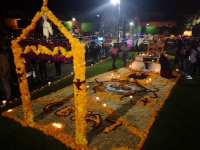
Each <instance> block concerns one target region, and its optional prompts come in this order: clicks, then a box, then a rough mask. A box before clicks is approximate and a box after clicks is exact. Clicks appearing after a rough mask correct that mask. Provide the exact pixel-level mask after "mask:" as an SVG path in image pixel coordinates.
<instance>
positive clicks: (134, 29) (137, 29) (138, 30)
mask: <svg viewBox="0 0 200 150" xmlns="http://www.w3.org/2000/svg"><path fill="white" fill-rule="evenodd" d="M141 31H142V28H141V26H136V27H134V28H133V33H138V32H140V33H141Z"/></svg>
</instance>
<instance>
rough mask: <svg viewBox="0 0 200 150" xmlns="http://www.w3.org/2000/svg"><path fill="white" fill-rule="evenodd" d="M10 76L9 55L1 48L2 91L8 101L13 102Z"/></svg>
mask: <svg viewBox="0 0 200 150" xmlns="http://www.w3.org/2000/svg"><path fill="white" fill-rule="evenodd" d="M10 76H11V70H10V63H9V58H8V55H7V54H6V53H5V52H4V51H3V49H2V48H1V47H0V90H1V91H2V92H3V93H4V95H5V98H6V100H11V87H10ZM2 85H3V86H2Z"/></svg>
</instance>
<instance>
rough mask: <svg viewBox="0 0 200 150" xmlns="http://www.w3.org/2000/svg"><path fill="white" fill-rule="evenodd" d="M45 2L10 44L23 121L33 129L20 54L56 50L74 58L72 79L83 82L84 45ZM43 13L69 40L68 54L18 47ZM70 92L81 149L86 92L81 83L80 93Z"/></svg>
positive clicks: (85, 112)
mask: <svg viewBox="0 0 200 150" xmlns="http://www.w3.org/2000/svg"><path fill="white" fill-rule="evenodd" d="M47 3H48V0H43V6H42V7H41V12H37V13H36V14H35V16H34V18H33V19H32V20H31V24H30V25H29V26H27V27H26V28H25V29H23V30H22V33H21V34H20V36H19V37H18V38H17V39H15V40H13V41H12V42H11V44H12V49H13V53H14V62H15V64H16V73H17V74H18V75H19V76H20V78H19V85H20V92H21V98H22V104H23V110H24V119H25V121H26V122H27V123H28V125H29V126H34V121H33V112H32V107H31V98H30V92H29V89H28V82H27V79H26V74H25V66H24V62H23V61H22V59H21V57H20V56H21V55H22V54H23V53H24V52H25V53H27V52H29V51H31V50H32V51H33V52H34V53H35V54H37V55H39V54H40V53H42V54H51V55H55V54H57V53H58V50H59V49H60V51H61V53H62V55H64V56H65V57H70V56H74V72H75V77H74V81H75V80H77V79H80V81H85V72H86V67H85V58H84V56H85V55H84V53H85V48H84V45H83V44H81V43H80V42H79V41H78V39H76V38H74V37H73V36H72V35H71V34H70V32H69V31H67V30H66V29H65V27H64V25H62V23H61V22H60V21H59V20H58V19H57V18H56V17H55V16H54V14H53V13H52V12H51V11H49V9H48V7H47ZM43 13H46V14H47V17H48V18H49V19H50V20H51V21H52V22H53V23H54V24H55V25H56V26H58V28H59V30H60V31H61V32H62V33H63V34H64V35H65V37H66V38H68V39H69V42H70V43H71V46H72V52H66V51H64V49H63V48H62V47H55V48H54V50H53V52H52V51H50V50H49V49H48V48H47V47H45V46H42V45H38V48H36V47H35V46H27V47H26V48H25V50H24V51H23V49H22V47H20V45H19V43H18V42H19V41H20V40H24V39H26V35H27V34H28V33H29V32H30V31H31V30H33V29H34V28H35V26H36V22H37V21H38V20H39V19H40V18H41V16H42V14H43ZM74 89H75V90H74V93H75V95H76V96H75V105H76V106H77V109H76V111H75V114H76V143H77V144H80V145H82V146H83V147H84V145H86V144H87V139H86V120H85V116H86V114H87V109H86V102H87V93H86V85H85V83H84V84H82V85H81V89H82V90H78V89H76V86H74Z"/></svg>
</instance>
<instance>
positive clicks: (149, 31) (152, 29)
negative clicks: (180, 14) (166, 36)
mask: <svg viewBox="0 0 200 150" xmlns="http://www.w3.org/2000/svg"><path fill="white" fill-rule="evenodd" d="M146 33H147V34H157V33H158V27H154V26H148V27H146Z"/></svg>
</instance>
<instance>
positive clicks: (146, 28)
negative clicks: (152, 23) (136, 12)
mask: <svg viewBox="0 0 200 150" xmlns="http://www.w3.org/2000/svg"><path fill="white" fill-rule="evenodd" d="M148 26H149V24H148V23H147V25H146V29H145V32H146V34H147V27H148Z"/></svg>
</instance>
